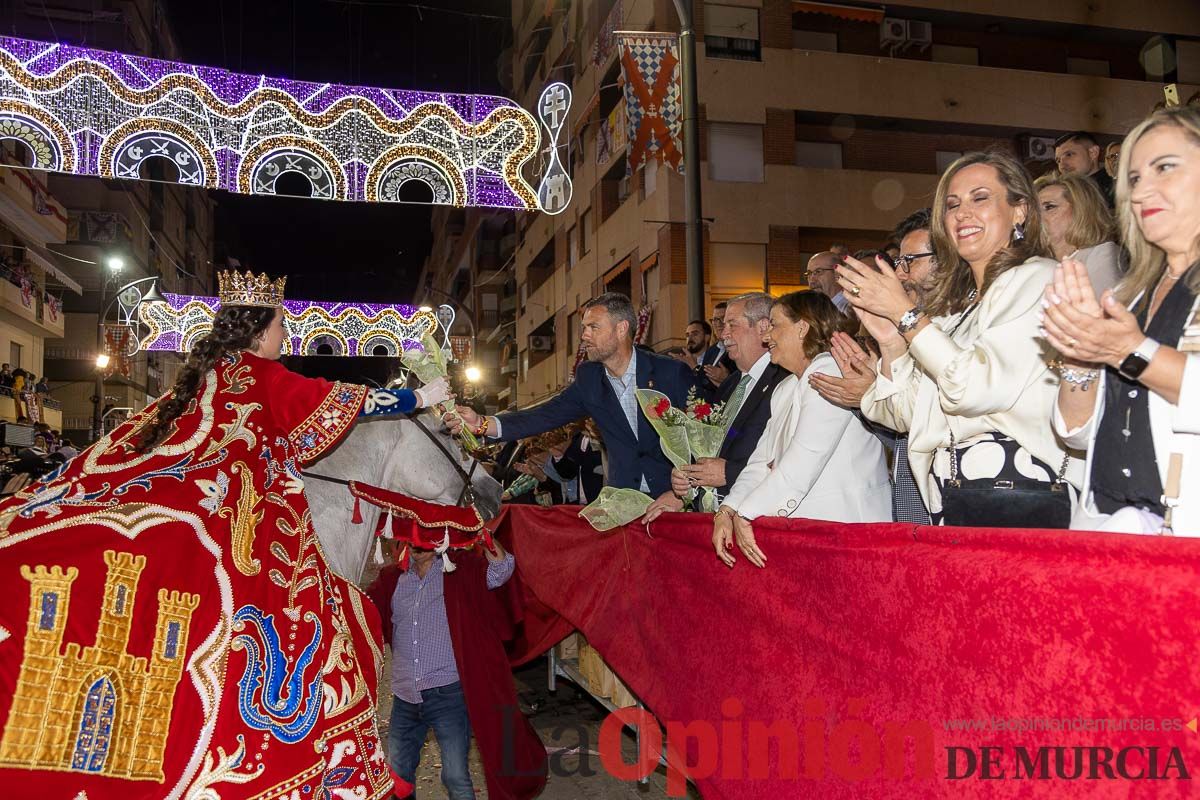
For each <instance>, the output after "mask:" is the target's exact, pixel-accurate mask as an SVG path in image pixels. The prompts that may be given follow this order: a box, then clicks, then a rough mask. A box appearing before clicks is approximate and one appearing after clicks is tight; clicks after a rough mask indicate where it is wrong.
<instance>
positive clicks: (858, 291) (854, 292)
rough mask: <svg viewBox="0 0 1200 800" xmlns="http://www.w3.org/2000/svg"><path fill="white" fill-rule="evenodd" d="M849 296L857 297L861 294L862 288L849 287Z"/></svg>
mask: <svg viewBox="0 0 1200 800" xmlns="http://www.w3.org/2000/svg"><path fill="white" fill-rule="evenodd" d="M850 294H852V295H854V296H855V297H858V296H859V295H860V294H862V287H860V286H851V287H850Z"/></svg>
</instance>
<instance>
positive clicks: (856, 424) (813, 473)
mask: <svg viewBox="0 0 1200 800" xmlns="http://www.w3.org/2000/svg"><path fill="white" fill-rule="evenodd" d="M814 372H821V373H823V374H826V375H832V376H834V377H838V378H840V377H841V371H840V370H839V369H838V366H837V362H836V361H834V359H833V356H831V355H830V354H829V353H820V354H818V355H817V357H816V358H814V359H813V360H812V363H811V364H809V366H808V369H806V370H805V371H804V374H803V375H801V376H799V377H797V376H795V375H789V376H788V377H787V378H784V379H783V380H782V381H780V383H779V385H778V386H776V387H775V390H774V391H773V392H772V393H771V419H770V421H769V422H768V423H767V428H766V430H764V431H763V435H762V437H761V438H760V439H759V440H758V446H757V447H756V448H755V449H754V454H753V455H751V456H750V461H749V462H747V464H746V467H745V469H743V470H742V473H741V475H739V476H738V479H737V481H736V482H735V483H734V484H733V486H732V487H730V490H729V494H728V496H726V498H725V501H724V503H723V505H727V506H729V507H730V508H732V509H734V510H735V511H737V512H738V514H740V515H741V516H743V517H745V518H747V519H755V518H757V517H760V516H764V515H767V516H781V517H806V518H808V519H824V520H833V521H837V522H890V521H891V519H892V492H891V486H890V484H889V483H888V472H887V464H886V462H885V459H884V452H883V445H881V444H880V443H879V440H878V439H876V438H875V436H873V435H872V434H871V433H870V432H868V431H867V429H866V428H865V427H864V426H863V423H862V421H861V420H859V419H858V418H857V417H856V416H855V414H854V412H853V411H851V410H849V409H846V408H842V407H841V406H837V405H834V404H833V403H830V402H829V401H828V400H826V399H825V398H823V397H821V395H819V394H818V393H817V391H816V390H815V389H813V388H812V386H810V385H809V382H808V379H809V376H810V375H812V374H813V373H814Z"/></svg>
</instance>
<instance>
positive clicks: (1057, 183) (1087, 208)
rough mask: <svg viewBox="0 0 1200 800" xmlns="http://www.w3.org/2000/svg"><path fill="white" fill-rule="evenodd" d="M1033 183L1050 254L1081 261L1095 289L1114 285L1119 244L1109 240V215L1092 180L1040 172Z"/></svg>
mask: <svg viewBox="0 0 1200 800" xmlns="http://www.w3.org/2000/svg"><path fill="white" fill-rule="evenodd" d="M1033 185H1034V187H1035V188H1036V189H1037V192H1038V205H1039V206H1040V207H1041V210H1042V224H1043V225H1044V226H1045V228H1046V236H1047V237H1048V238H1049V239H1050V249H1051V250H1052V251H1053V253H1054V257H1055V258H1056V259H1058V260H1059V261H1062V260H1064V259H1068V258H1071V259H1074V260H1076V261H1082V262H1083V263H1084V265H1086V266H1087V271H1088V278H1089V279H1090V280H1091V282H1092V286H1093V287H1095V289H1096V291H1097V292H1101V293H1102V292H1103V291H1104V290H1105V289H1108V288H1111V287H1113V286H1116V285H1117V281H1119V280H1120V279H1121V248H1120V247H1119V246H1118V245H1117V244H1116V243H1115V242H1114V241H1113V236H1114V233H1115V232H1116V231H1115V225H1114V222H1113V215H1112V212H1111V211H1109V209H1108V205H1107V204H1106V203H1105V202H1104V196H1103V195H1101V194H1100V189H1099V187H1097V186H1096V184H1095V182H1094V181H1091V180H1089V179H1088V178H1085V177H1083V176H1082V175H1079V174H1078V173H1067V174H1065V175H1058V176H1055V175H1043V176H1042V177H1040V178H1038V179H1037V180H1036V181H1034V182H1033Z"/></svg>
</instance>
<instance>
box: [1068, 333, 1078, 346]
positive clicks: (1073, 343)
mask: <svg viewBox="0 0 1200 800" xmlns="http://www.w3.org/2000/svg"><path fill="white" fill-rule="evenodd" d="M1077 344H1079V340H1078V339H1076V338H1075V337H1074V336H1072V337H1071V338H1070V339H1069V340H1068V341H1067V347H1074V346H1075V345H1077Z"/></svg>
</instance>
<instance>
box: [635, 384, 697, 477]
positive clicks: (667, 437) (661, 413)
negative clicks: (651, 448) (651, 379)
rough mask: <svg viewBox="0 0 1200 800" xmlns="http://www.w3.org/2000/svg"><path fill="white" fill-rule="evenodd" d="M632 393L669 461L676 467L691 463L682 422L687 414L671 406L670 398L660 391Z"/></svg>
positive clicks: (637, 390)
mask: <svg viewBox="0 0 1200 800" xmlns="http://www.w3.org/2000/svg"><path fill="white" fill-rule="evenodd" d="M633 394H634V396H635V397H637V402H638V408H640V409H641V410H642V414H644V415H645V417H646V421H647V422H649V423H650V427H651V428H654V432H655V433H657V434H658V443H659V446H660V447H662V451H663V453H664V454H665V455H666V456H667V458H669V459H670V460H671V463H672V464H674V465H675V466H677V467H682V466H683V465H685V464H690V463H692V456H691V447H690V446H689V445H688V433H687V429H686V428H685V427H684V426H683V424H682V422H683V420H685V419H687V415H686V414H684V413H683V412H682V411H680V410H679V409H677V408H675V407H673V406H672V405H671V399H670V398H669V397H667V396H666V395H665V394H663V393H662V392H656V391H654V390H653V389H636V390H634V393H633Z"/></svg>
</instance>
